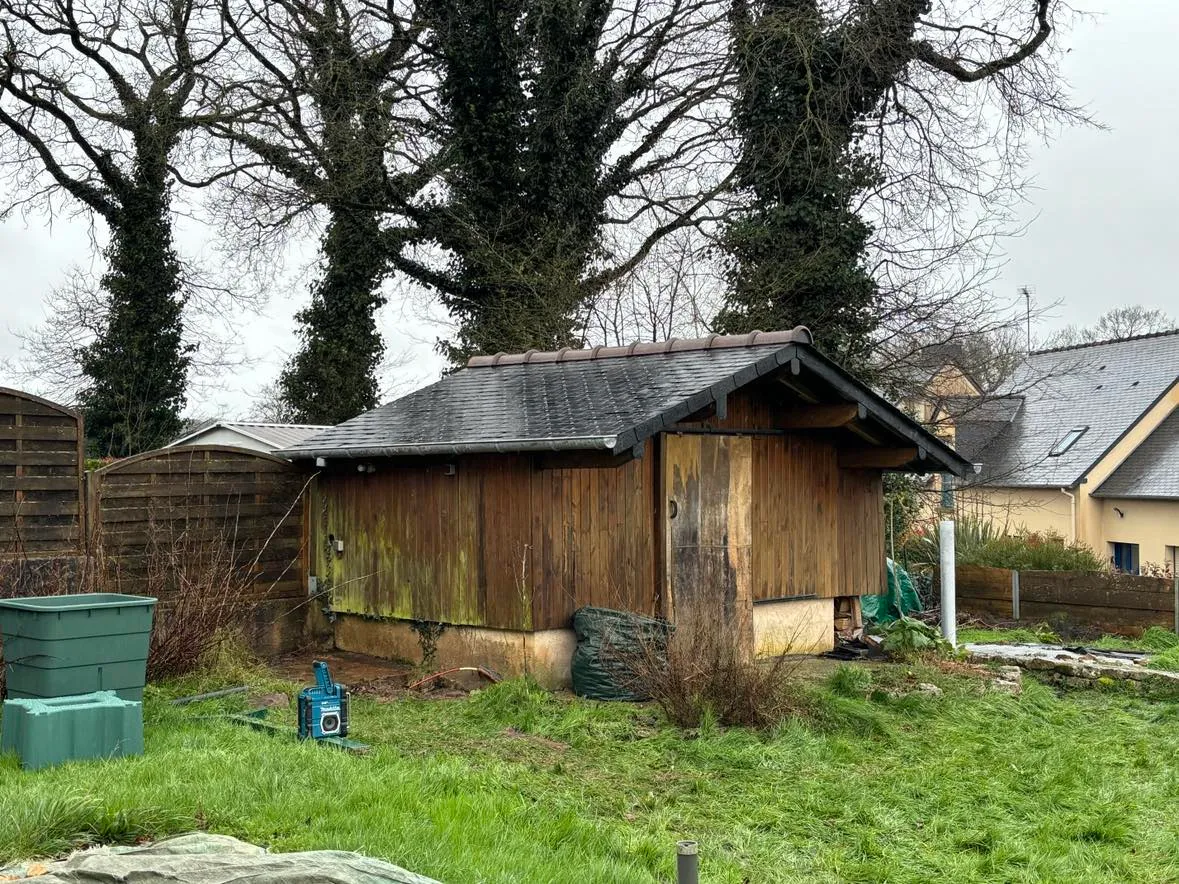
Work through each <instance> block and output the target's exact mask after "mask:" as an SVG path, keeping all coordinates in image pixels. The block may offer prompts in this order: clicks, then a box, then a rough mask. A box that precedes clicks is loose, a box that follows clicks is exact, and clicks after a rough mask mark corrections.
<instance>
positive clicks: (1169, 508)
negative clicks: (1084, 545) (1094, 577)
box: [1095, 498, 1179, 565]
mask: <svg viewBox="0 0 1179 884" xmlns="http://www.w3.org/2000/svg"><path fill="white" fill-rule="evenodd" d="M1095 502H1096V503H1098V504H1100V507H1101V536H1102V538H1103V545H1102V546H1101V547H1097V553H1098V555H1102V556H1104V557H1105V558H1106V559H1108V558H1109V557H1110V555H1111V553H1110V549H1109V544H1111V543H1137V544H1138V561H1139V562H1140V563H1141V564H1142V565H1146V564H1147V563H1148V562H1149V563H1151V564H1155V565H1166V564H1167V563H1172V562H1173V556H1174V548H1175V547H1179V500H1116V499H1112V498H1111V499H1096V500H1095ZM1119 510H1120V512H1119ZM1168 547H1170V548H1171V549H1168Z"/></svg>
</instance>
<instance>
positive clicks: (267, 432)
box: [167, 421, 329, 449]
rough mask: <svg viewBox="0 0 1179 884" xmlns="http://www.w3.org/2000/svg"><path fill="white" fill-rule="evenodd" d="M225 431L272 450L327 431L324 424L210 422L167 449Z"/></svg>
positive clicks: (171, 444) (169, 444)
mask: <svg viewBox="0 0 1179 884" xmlns="http://www.w3.org/2000/svg"><path fill="white" fill-rule="evenodd" d="M217 429H225V430H230V431H233V432H236V433H241V434H242V435H243V436H248V437H250V438H251V439H254V440H256V441H258V442H260V443H262V444H263V445H267V446H269V447H270V448H272V449H278V448H287V447H289V446H291V445H298V444H299V443H300V442H302V441H303V440H304V439H306V438H307V437H308V436H311V435H313V434H315V433H318V432H321V431H322V430H326V429H329V426H328V425H326V424H275V423H266V422H262V421H211V422H209V423H207V424H204V425H203V426H200V427H197V428H196V429H195V430H193V431H192V432H190V433H186V434H185V435H183V436H181V437H180V438H179V439H176V440H175V441H173V442H169V443H168V445H167V447H168V448H171V447H172V446H174V445H186V444H191V443H192V441H193V440H194V439H195V438H196V437H198V436H203V435H205V434H207V433H209V432H211V431H213V430H217Z"/></svg>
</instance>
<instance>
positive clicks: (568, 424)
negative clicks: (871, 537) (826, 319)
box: [279, 328, 971, 473]
mask: <svg viewBox="0 0 1179 884" xmlns="http://www.w3.org/2000/svg"><path fill="white" fill-rule="evenodd" d="M781 370H785V371H789V372H798V373H801V374H803V375H805V376H806V379H807V382H808V383H813V384H816V385H821V386H822V387H823V389H825V390H827V391H828V393H829V395H830V396H831V397H832V401H847V402H859V403H861V406H862V408H861V413H863V414H864V415H865V419H866V420H868V421H872V422H874V423H875V424H877V425H879V426H880V427H882V428H884V431H885V432H886V433H888V434H889V435H890V436H891V437H892V438H894V439H895V438H898V437H899V438H900V439H901V440H902V441H903V444H905V445H913V446H916V447H918V448H919V450H921V451H922V452H924V453H926V454H927V455H928V456H929V458H930V461H929V465H928V467H927V468H928V469H929V470H931V471H936V470H948V471H950V472H954V473H963V472H965V471H968V470H969V469H970V468H971V467H970V465H969V463H967V462H966V461H964V460H962V459H961V458H959V457H958V456H957V455H956V454H955V453H954V452H953V450H952V449H951V448H949V447H948V446H947V445H945V444H944V443H943V442H941V441H940V440H938V439H937V438H936V437H934V436H933V435H932V434H930V433H929V432H927V431H926V430H925V429H923V428H922V427H921V426H919V425H918V424H917V423H916V422H914V421H913V420H911V419H910V418H908V417H907V416H905V415H904V414H902V413H901V412H900V411H899V410H898V409H896V408H895V407H894V406H892V405H890V404H889V403H888V402H886V401H885V400H884V399H882V398H881V397H879V396H878V395H876V394H875V393H873V392H872V391H871V390H869V389H868V388H867V387H865V386H863V385H862V384H859V383H858V382H856V381H855V380H853V379H852V378H850V377H849V376H848V375H847V374H846V373H845V372H843V370H842V369H840V368H839V367H838V366H835V365H834V364H833V363H832V362H830V360H828V359H826V358H825V357H823V356H822V355H820V354H819V353H818V352H817V351H816V350H814V348H813V347H812V346H811V336H810V332H808V331H807V330H806V329H803V328H798V329H794V330H793V331H789V332H771V333H765V332H754V333H751V334H749V335H738V336H728V337H722V336H718V335H713V336H711V337H709V338H702V339H698V340H691V341H676V340H672V341H665V342H658V343H648V344H638V345H632V346H631V347H616V348H594V349H592V350H588V349H587V350H568V349H567V350H562V351H558V352H552V353H537V352H531V351H530V352H529V353H523V354H512V355H504V354H499V355H497V356H487V357H484V356H479V357H475V358H473V359H472V360H471V361H470V362H469V363H468V367H467V368H464V369H463V370H461V371H458V372H455V373H454V374H452V375H449V376H448V377H445V378H443V379H442V380H441V381H439V382H438V383H436V384H432V385H430V386H428V387H425V388H423V389H421V390H417V391H416V392H413V393H410V394H409V395H407V396H403V397H402V398H400V399H397V400H395V401H394V402H390V403H389V404H388V405H384V406H381V407H380V408H377V409H374V410H373V411H369V412H367V413H365V414H362V415H360V416H358V417H355V418H353V419H352V420H349V421H345V422H344V423H342V424H340V425H338V426H336V427H333V428H331V429H329V430H325V431H323V432H321V433H317V434H315V435H314V436H311V437H310V438H308V439H306V440H304V441H303V442H302V443H299V444H298V445H297V446H292V447H291V448H288V449H286V450H284V451H281V452H279V453H280V454H281V455H283V456H285V457H291V458H310V457H325V458H353V457H397V456H410V455H452V454H460V453H467V452H476V451H484V452H486V451H557V450H599V451H601V450H604V451H609V452H613V453H621V452H624V451H626V450H628V449H630V448H632V447H634V446H636V445H638V444H640V443H642V442H643V441H644V440H645V439H647V438H650V437H651V436H653V435H654V434H656V433H658V432H659V431H660V430H662V429H663V428H664V427H666V426H669V425H671V424H674V423H676V422H677V421H680V420H683V419H684V418H685V417H687V416H688V415H690V414H692V413H694V412H697V411H699V410H700V409H702V408H704V407H706V406H708V405H710V404H711V403H713V402H715V401H716V400H717V399H718V397H721V396H724V395H726V394H727V393H730V392H732V391H734V390H736V389H737V388H738V387H741V386H744V385H745V384H748V383H750V382H752V381H755V380H757V379H758V378H759V377H762V376H765V375H768V374H770V373H773V372H778V371H781ZM784 392H785V391H784ZM824 401H827V400H826V399H825V400H824Z"/></svg>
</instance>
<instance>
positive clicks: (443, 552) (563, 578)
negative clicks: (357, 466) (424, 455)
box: [316, 454, 656, 629]
mask: <svg viewBox="0 0 1179 884" xmlns="http://www.w3.org/2000/svg"><path fill="white" fill-rule="evenodd" d="M563 462H564V463H567V464H568V465H566V466H562V465H561V464H562V463H563ZM454 463H455V468H454V474H453V475H447V467H446V465H445V464H430V465H412V464H411V465H407V466H388V465H381V466H380V467H378V469H377V471H376V472H374V473H371V474H356V473H325V474H323V475H321V476H320V477H319V479H318V480H317V484H318V492H317V493H318V497H319V501H318V503H317V505H316V519H317V525H316V530H317V534H318V540H317V544H316V546H317V550H318V564H317V573H318V574H319V576H320V579H321V580H322V581H323V583H324V586H325V588H329V587H330V588H331V590H332V595H331V600H332V601H331V603H332V607H333V608H334V609H335V610H337V611H340V612H344V613H353V614H362V615H369V616H380V617H396V618H402V619H411V620H433V621H441V622H446V623H457V624H466V625H481V626H488V627H494V628H501V629H545V628H550V627H558V626H567V625H568V623H569V619H570V617H571V616H572V614H573V611H574V610H575V609H576V608H578V607H580V606H581V605H588V604H593V605H609V606H611V607H622V608H626V609H629V610H637V611H644V612H647V613H654V612H655V604H656V592H655V548H654V547H655V541H654V536H655V531H654V528H655V521H654V513H653V507H654V495H653V493H652V489H653V488H654V483H653V478H652V477H653V473H652V460H651V458H642V459H638V460H632V461H629V462H628V463H625V464H623V465H621V466H607V467H593V466H577V465H575V464H576V463H577V460H576V458H573V457H570V458H566V459H562V458H560V457H554V458H547V459H544V460H543V461H542V459H540V458H534V457H531V456H528V455H522V454H521V455H517V454H502V455H475V456H469V457H461V458H458V459H456V461H455V462H454ZM336 541H342V542H343V545H344V549H343V552H342V553H338V552H336V551H335V547H334V544H335V542H336Z"/></svg>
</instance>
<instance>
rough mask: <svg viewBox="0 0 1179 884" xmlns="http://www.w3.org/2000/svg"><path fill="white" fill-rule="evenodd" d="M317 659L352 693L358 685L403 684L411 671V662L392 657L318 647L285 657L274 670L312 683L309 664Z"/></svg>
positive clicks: (380, 687) (378, 687) (390, 686)
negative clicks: (382, 657)
mask: <svg viewBox="0 0 1179 884" xmlns="http://www.w3.org/2000/svg"><path fill="white" fill-rule="evenodd" d="M316 660H323V661H324V662H326V663H327V665H328V668H329V669H330V670H331V673H332V678H333V679H335V680H336V681H338V682H339V683H340V684H342V685H345V686H346V687H348V688H349V689H350V690H352V691H353V692H354V693H357V692H359V691H358V688H359V686H361V685H365V686H372V687H373V689H374V691H375V690H379V691H382V692H388V691H391V690H392V689H393V688H395V687H400V688H404V687H405V685H407V684H408V683H409V682H410V681H411V678H410V676H411V675H412V674H413V673H414V669H413V667H412V666H410V665H408V664H406V663H398V662H396V661H393V660H382V659H381V658H379V657H369V656H366V655H364V654H353V653H350V652H348V651H321V652H319V653H311V654H308V653H302V654H297V655H292V656H290V657H284V658H283V659H281V660H279V661H278V662H277V663H274V664H273V667H272V668H273V669H274V671H275V673H276V674H277V675H278V676H279V677H280V678H285V679H289V680H291V681H294V682H300V683H306V684H311V682H312V681H313V679H314V676H313V675H312V672H311V664H312V663H313V662H314V661H316Z"/></svg>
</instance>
